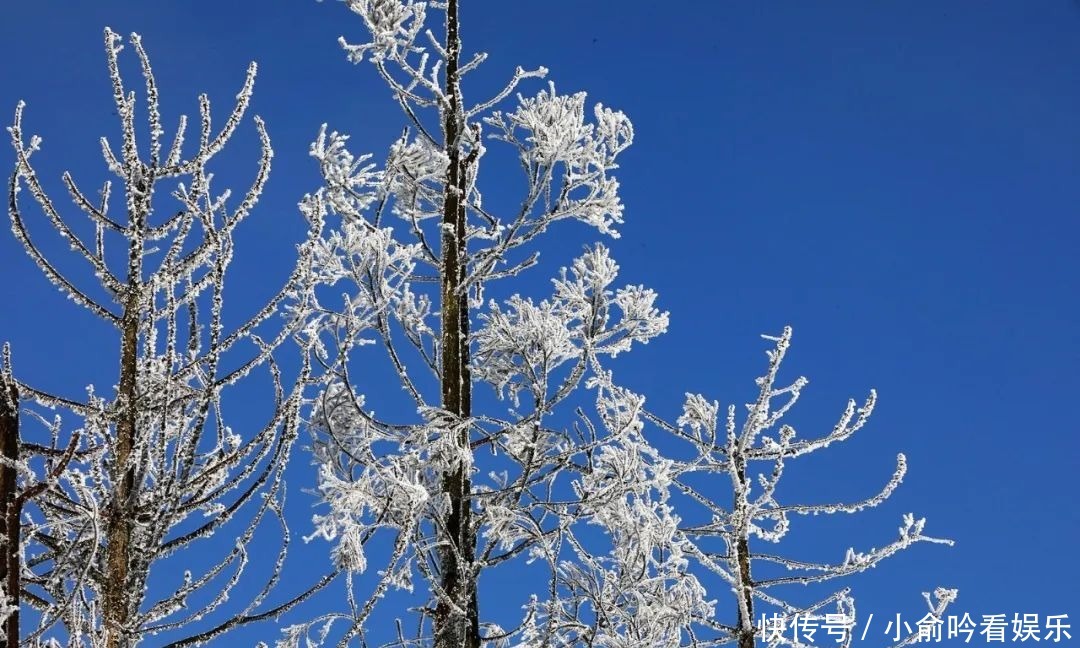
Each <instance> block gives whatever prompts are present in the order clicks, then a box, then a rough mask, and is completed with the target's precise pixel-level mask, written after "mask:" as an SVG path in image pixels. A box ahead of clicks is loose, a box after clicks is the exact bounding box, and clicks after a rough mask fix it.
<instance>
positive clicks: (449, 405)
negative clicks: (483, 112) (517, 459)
mask: <svg viewBox="0 0 1080 648" xmlns="http://www.w3.org/2000/svg"><path fill="white" fill-rule="evenodd" d="M446 51H447V57H446V71H445V75H446V95H447V97H448V99H449V105H448V106H447V107H445V108H444V109H443V115H442V122H443V123H442V127H443V137H444V140H443V142H444V147H445V152H446V155H447V158H448V159H449V163H448V169H447V175H446V186H445V193H444V196H443V214H442V235H441V243H442V266H443V267H442V286H441V301H442V305H441V318H442V321H441V327H442V366H441V370H442V407H443V409H444V410H446V411H447V412H448V413H450V414H451V415H452V416H453V418H454V419H456V420H457V421H464V420H465V419H467V418H468V417H469V416H471V414H472V412H471V410H472V385H471V383H472V378H471V376H470V375H469V303H468V296H467V294H466V292H465V290H464V284H465V274H466V269H467V267H468V257H467V254H468V252H467V249H466V240H465V169H464V160H463V159H462V155H461V137H462V134H463V130H464V111H463V109H462V101H461V87H460V83H459V78H458V68H459V61H460V56H461V39H460V34H459V32H458V2H457V0H449V2H448V4H447V10H446ZM455 440H456V442H457V444H458V446H459V448H460V451H461V452H462V453H468V452H471V450H470V446H469V430H468V428H467V427H466V426H464V425H462V426H460V427H458V429H457V431H456V439H455ZM470 468H471V466H469V465H467V464H465V463H457V464H455V466H454V467H453V468H452V469H451V470H450V471H448V472H447V474H446V475H444V477H443V484H442V486H443V492H445V493H446V494H447V496H448V499H449V505H450V507H449V510H448V512H447V515H446V519H445V520H443V521H442V522H443V524H444V525H445V531H444V533H445V538H444V544H443V546H442V548H441V549H440V553H439V571H440V580H441V582H440V583H439V586H440V587H441V589H442V590H443V592H444V593H445V594H446V596H443V597H440V599H439V601H438V603H437V605H436V609H435V618H434V625H435V627H434V634H435V648H479V646H480V620H479V610H478V605H477V596H476V594H477V593H476V573H475V568H474V565H473V557H474V555H475V552H476V531H475V529H474V528H473V524H472V519H471V518H472V516H471V506H472V504H471V502H470V498H469V494H470V491H471V490H472V483H471V480H470V476H469V470H470ZM447 597H449V598H450V599H451V600H450V601H448V600H446V599H447ZM451 601H452V602H451ZM463 612H464V614H463Z"/></svg>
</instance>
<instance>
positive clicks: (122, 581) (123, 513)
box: [101, 185, 146, 648]
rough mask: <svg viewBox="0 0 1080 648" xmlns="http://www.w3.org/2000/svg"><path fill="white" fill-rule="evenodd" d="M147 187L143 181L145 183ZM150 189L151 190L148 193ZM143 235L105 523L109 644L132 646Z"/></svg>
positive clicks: (131, 260)
mask: <svg viewBox="0 0 1080 648" xmlns="http://www.w3.org/2000/svg"><path fill="white" fill-rule="evenodd" d="M140 186H141V185H140ZM143 193H145V192H143ZM145 222H146V218H145V215H144V214H135V215H134V216H133V218H132V227H133V228H135V229H136V230H138V231H140V232H141V230H142V229H143V226H144V225H145ZM142 257H143V249H142V237H141V236H136V237H134V238H132V240H131V249H130V250H129V253H128V281H127V290H126V294H125V295H124V312H123V316H122V318H121V324H120V327H121V331H120V334H121V338H120V381H119V390H118V393H117V396H116V416H117V419H116V428H115V438H114V439H113V463H112V465H111V467H110V468H111V475H110V477H111V478H112V480H113V488H114V491H113V497H112V500H111V501H110V502H109V508H108V511H107V513H106V516H107V517H106V522H105V525H106V526H105V543H106V546H105V579H104V582H103V590H104V591H103V592H102V610H101V612H102V616H103V617H104V624H105V647H106V648H127V647H128V646H130V645H131V632H132V628H130V627H129V625H130V621H131V617H132V615H133V614H134V613H135V610H136V609H137V605H136V602H135V601H134V600H133V598H134V596H135V593H134V592H133V589H134V588H133V587H132V576H133V574H132V570H131V565H132V562H133V561H134V559H135V556H134V555H133V553H132V552H133V547H132V534H133V532H134V525H135V513H136V511H135V504H136V492H135V487H136V484H135V467H134V464H133V461H132V459H131V453H132V451H133V450H134V448H135V436H136V433H137V428H136V426H137V423H138V403H137V397H138V394H137V387H138V386H137V382H136V379H137V374H138V360H139V330H140V327H141V325H142V321H141V320H142V314H141V311H142V297H141V291H142V287H141V276H142Z"/></svg>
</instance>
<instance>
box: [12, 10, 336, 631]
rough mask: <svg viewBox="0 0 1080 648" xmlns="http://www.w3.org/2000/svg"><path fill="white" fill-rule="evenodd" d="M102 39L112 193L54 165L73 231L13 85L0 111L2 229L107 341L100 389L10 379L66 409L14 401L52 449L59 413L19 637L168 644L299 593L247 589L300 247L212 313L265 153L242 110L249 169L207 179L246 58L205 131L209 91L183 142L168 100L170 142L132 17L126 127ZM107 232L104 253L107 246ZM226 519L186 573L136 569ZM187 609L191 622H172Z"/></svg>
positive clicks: (281, 417)
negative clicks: (62, 258) (224, 106)
mask: <svg viewBox="0 0 1080 648" xmlns="http://www.w3.org/2000/svg"><path fill="white" fill-rule="evenodd" d="M120 43H121V38H120V36H119V35H117V34H115V33H114V32H112V31H111V30H109V29H106V30H105V51H106V59H107V65H108V71H109V78H110V80H111V82H112V87H113V99H114V101H115V104H116V114H117V115H118V117H119V120H120V126H121V129H120V135H121V138H120V145H119V147H118V148H116V147H114V146H113V144H112V143H111V142H110V141H109V140H108V139H106V138H102V140H101V149H102V154H103V156H104V158H105V163H106V166H107V167H108V169H109V170H110V171H111V172H112V173H113V174H114V175H115V176H116V180H115V182H116V187H117V188H118V189H119V192H120V195H119V196H117V198H118V199H112V198H113V194H114V193H115V192H114V185H113V182H108V183H106V184H105V185H104V187H103V188H102V190H101V192H100V194H99V196H100V200H97V201H92V200H91V199H90V198H89V197H88V194H87V193H86V192H85V191H83V189H82V188H81V187H80V186H79V185H78V184H77V183H76V181H75V180H74V178H73V177H72V175H71V174H68V173H65V174H64V175H63V178H62V179H63V183H64V185H65V187H66V189H67V191H68V193H69V195H70V197H71V199H72V201H73V202H74V203H75V206H76V207H77V208H78V210H79V211H81V212H82V213H83V215H85V216H86V217H87V218H88V219H89V221H90V223H91V225H92V228H93V231H94V235H93V236H92V237H83V236H81V235H80V234H79V233H78V232H79V231H80V230H81V228H76V227H75V226H74V224H73V223H72V221H71V219H70V218H69V217H67V216H65V215H63V214H62V213H61V211H60V208H59V207H58V206H57V205H56V203H54V202H53V200H52V199H51V198H50V197H49V195H48V194H47V193H46V190H45V188H44V185H43V183H42V182H41V180H40V179H39V177H38V175H37V173H36V171H35V170H34V167H33V165H32V164H31V155H33V154H34V153H35V152H37V151H38V150H39V149H40V144H41V140H40V138H38V137H37V136H32V137H30V138H29V141H28V142H27V140H26V138H25V136H24V133H23V112H24V106H23V104H22V103H20V104H19V105H18V107H17V108H16V111H15V119H14V122H13V124H12V126H11V127H10V128H9V129H8V131H9V132H10V134H11V143H12V146H13V148H14V150H15V154H16V167H15V172H14V174H13V175H12V177H11V183H10V185H9V195H10V201H9V205H10V209H9V213H10V216H11V224H12V231H13V232H14V234H15V237H16V239H17V240H18V241H19V242H20V243H21V244H22V246H23V248H24V249H25V250H26V252H27V254H28V255H29V256H30V258H31V259H32V260H33V261H34V262H35V263H36V264H37V265H38V267H39V268H40V269H41V271H42V273H43V274H44V275H45V276H46V277H47V278H48V279H49V280H50V281H52V282H53V283H54V284H55V285H56V286H57V288H59V289H60V290H61V291H62V292H64V293H65V294H67V295H68V297H70V298H71V299H72V300H73V301H75V302H76V303H77V304H79V305H81V306H83V307H84V308H86V309H87V310H89V311H90V312H91V313H93V314H94V315H96V316H97V317H99V318H101V319H103V320H104V321H106V322H108V323H109V324H111V325H112V326H113V327H114V328H115V330H116V336H117V340H118V341H119V345H118V346H119V356H118V357H117V358H115V359H114V361H115V362H116V364H117V367H118V371H119V373H118V377H117V380H116V384H115V387H114V388H113V390H114V393H111V394H110V393H108V390H106V391H105V392H99V391H97V390H95V389H94V388H90V389H89V390H88V393H87V395H86V397H85V398H81V399H80V398H65V397H60V396H55V395H52V394H50V393H47V392H45V391H43V390H41V389H39V388H36V387H34V386H31V385H26V384H22V383H20V384H19V388H20V392H21V396H22V399H23V400H24V401H26V402H27V403H33V402H37V403H38V404H40V405H43V406H46V407H55V408H58V409H62V410H66V414H65V416H64V419H63V421H62V422H61V420H60V419H57V420H56V421H55V422H53V421H48V420H46V419H44V418H42V417H41V416H40V415H38V414H37V413H36V410H34V409H32V408H27V410H26V412H27V413H28V414H29V415H30V416H31V418H36V419H37V420H39V421H40V422H41V423H42V424H43V425H44V426H45V428H46V429H47V430H48V431H49V433H50V435H51V436H52V438H53V443H52V449H53V450H51V451H52V452H55V448H56V439H57V438H58V437H59V436H60V435H61V434H62V432H63V430H64V428H65V427H67V428H69V429H70V428H73V429H74V431H73V432H71V433H70V436H71V439H72V444H73V445H72V446H71V447H72V450H71V455H70V456H69V459H70V463H69V464H68V465H66V469H65V471H64V474H63V476H62V478H60V479H55V480H54V481H53V483H51V484H50V485H49V487H48V488H46V489H44V490H43V492H42V493H41V494H40V496H39V497H38V498H37V499H36V500H35V502H34V504H35V506H34V507H33V509H32V510H30V511H28V513H29V515H28V516H27V518H26V521H25V525H24V529H23V532H24V537H25V538H26V541H27V547H28V548H27V550H26V554H27V560H26V561H25V563H24V564H25V569H24V573H23V575H22V589H23V590H24V591H25V592H26V593H27V595H28V596H27V598H26V600H27V601H28V602H30V603H31V604H32V605H33V606H35V607H37V608H38V613H39V614H38V627H37V628H36V629H34V630H32V631H30V632H29V635H28V639H27V641H30V642H37V643H41V642H44V644H46V645H51V644H49V642H50V641H53V639H50V637H53V636H61V637H66V638H67V639H66V641H67V642H68V645H70V646H95V647H97V646H104V647H107V648H113V647H119V646H134V645H136V644H138V643H140V642H141V641H142V640H143V639H145V638H146V637H147V636H149V635H154V634H158V633H168V634H167V636H169V637H172V638H173V639H174V642H173V643H172V644H170V645H174V646H178V645H188V644H193V643H202V642H205V641H207V640H209V639H211V638H213V637H216V636H218V635H219V634H221V633H223V632H225V631H227V630H229V629H230V628H233V627H235V626H238V625H241V624H244V623H249V622H253V621H256V620H259V619H262V618H266V617H268V616H271V615H273V614H276V613H279V612H281V611H283V610H285V609H288V608H289V607H290V606H292V605H294V604H295V603H297V602H299V601H300V600H302V599H303V598H305V597H306V596H307V595H308V594H310V592H311V591H312V590H309V591H308V592H304V593H301V594H299V595H298V596H296V597H294V598H292V599H289V600H287V601H286V602H284V603H280V604H277V605H276V606H273V607H271V606H268V605H267V601H268V598H269V596H270V594H271V590H272V589H273V588H274V586H275V585H276V584H277V581H278V579H279V576H280V572H281V568H282V564H283V561H284V557H285V548H286V546H287V544H288V538H289V532H288V529H287V528H286V527H285V522H284V518H283V516H282V509H281V502H282V496H283V489H284V481H283V477H282V475H283V468H284V465H285V462H286V460H287V458H288V456H289V453H290V449H291V447H292V445H293V441H294V439H295V437H296V434H297V427H298V424H299V422H300V407H301V403H302V391H301V389H302V387H303V386H304V384H305V381H306V375H307V373H308V368H307V366H306V365H305V366H302V367H301V368H300V371H299V376H298V378H297V379H296V381H295V382H293V383H291V384H290V382H289V381H287V380H286V379H285V378H284V377H283V375H282V372H281V370H280V368H279V366H278V364H277V361H276V360H275V358H274V356H273V353H274V352H275V350H276V349H277V348H278V347H279V346H280V345H281V343H282V342H284V341H285V340H287V339H289V338H290V337H291V336H292V335H293V333H294V328H293V327H292V324H294V323H295V322H296V321H297V320H296V319H295V318H294V319H293V320H291V321H290V324H289V325H287V326H284V327H280V326H275V325H274V324H273V316H274V315H275V314H276V313H278V312H279V310H280V306H281V304H282V302H283V301H284V300H285V297H286V295H294V294H303V293H304V289H303V286H304V285H306V282H310V281H315V280H316V278H315V277H313V276H310V275H308V274H307V272H308V269H309V268H310V265H311V264H310V263H308V262H307V261H306V258H307V256H306V255H307V254H310V253H313V252H314V248H313V246H312V245H311V244H305V245H304V246H302V247H301V250H302V251H303V255H302V259H304V261H303V262H302V263H301V264H299V265H298V266H297V269H296V270H295V271H294V273H293V275H292V277H290V279H289V280H288V282H287V284H288V288H289V289H288V290H281V291H279V292H278V293H277V294H276V295H275V296H273V297H272V298H271V299H270V300H269V301H268V302H267V303H266V305H265V306H264V307H262V308H261V309H259V310H258V311H257V312H255V313H254V314H252V315H251V316H250V317H249V318H248V319H247V320H246V321H243V322H242V323H240V324H239V325H238V326H236V327H234V328H227V327H226V326H225V325H224V312H225V305H224V301H225V300H224V287H225V277H226V272H227V269H228V267H229V265H230V263H231V261H232V259H233V254H234V241H233V234H234V231H235V230H236V228H237V226H239V224H240V223H241V222H242V221H243V220H244V219H245V218H246V217H247V216H248V215H249V214H250V213H251V211H252V209H253V208H254V206H255V205H256V203H257V202H258V201H259V198H260V196H261V194H262V191H263V187H264V186H265V183H266V180H267V177H268V175H269V172H270V165H271V160H272V158H273V150H272V149H271V146H270V139H269V135H268V133H267V130H266V127H265V125H264V124H263V122H262V120H261V119H259V118H258V117H255V118H254V120H253V121H254V125H255V129H256V131H257V133H258V136H259V144H260V150H261V152H260V156H259V159H258V163H257V164H258V166H257V171H256V174H255V179H254V181H253V182H252V184H251V185H250V186H249V187H248V188H247V189H246V190H245V191H244V192H243V193H241V194H238V195H237V196H235V197H234V196H233V195H232V194H231V192H230V191H229V190H225V191H220V192H219V191H216V190H215V189H214V188H213V187H212V184H213V183H212V178H213V173H212V172H211V164H212V162H213V160H214V158H215V156H216V155H217V154H218V153H219V152H221V151H222V149H223V148H224V146H225V144H226V143H227V142H228V141H229V139H230V138H231V137H232V135H233V134H234V133H235V132H236V130H237V129H238V128H239V127H240V125H241V123H242V122H244V116H245V114H246V112H247V109H248V106H249V103H250V101H251V97H252V91H253V85H254V80H255V73H256V67H255V65H254V64H252V65H251V66H250V67H249V68H248V72H247V76H246V78H245V79H244V81H243V84H242V87H241V89H240V92H239V93H238V94H237V98H236V104H235V105H234V107H233V108H232V110H231V112H230V113H229V114H228V116H227V117H226V119H225V120H224V122H223V124H222V126H221V127H220V128H219V129H214V128H213V127H212V123H211V109H210V102H209V100H208V99H207V98H206V96H205V95H203V96H201V97H200V98H199V120H198V126H197V133H196V135H197V136H196V138H195V139H196V142H195V146H194V147H192V146H186V141H185V135H186V133H187V125H188V121H187V118H186V117H181V118H180V120H179V123H178V125H177V127H176V130H175V134H174V136H173V139H172V143H171V145H170V146H169V147H168V148H163V143H164V142H163V140H162V137H163V136H164V135H165V129H164V127H163V125H162V122H161V113H160V109H159V105H158V101H159V92H158V88H157V84H156V81H155V78H154V74H153V71H152V68H151V65H150V60H149V57H148V55H147V53H146V51H145V49H144V48H143V46H142V42H141V40H140V39H139V37H138V36H137V35H132V36H131V38H130V43H131V45H132V48H133V49H134V51H135V54H136V56H137V57H138V60H139V62H140V64H141V65H140V66H141V71H142V77H143V79H142V80H143V83H144V85H145V98H144V99H145V113H146V121H147V128H146V131H145V134H144V133H143V132H141V131H140V129H139V128H137V127H136V120H135V116H136V113H137V112H138V111H137V108H136V103H137V102H136V93H135V92H134V91H129V90H127V89H126V87H125V84H124V80H123V79H122V77H121V75H120V70H119V60H118V57H119V53H120V51H121V49H122V46H121V44H120ZM144 137H145V139H143V138H144ZM192 149H193V150H192ZM23 191H28V192H29V194H30V196H31V198H32V199H33V201H34V202H36V203H37V206H38V208H39V209H40V211H41V212H42V213H43V214H44V216H45V220H46V221H47V222H48V223H49V224H50V225H51V226H52V227H53V229H54V230H55V232H56V234H57V235H59V237H60V238H61V239H63V240H64V241H65V242H66V243H67V244H68V245H69V247H70V249H71V251H72V252H74V253H75V254H76V255H77V256H78V257H80V258H81V259H82V260H83V261H84V262H85V264H86V265H87V266H88V269H89V270H90V272H89V273H87V276H84V277H80V276H76V275H69V274H68V273H67V272H66V271H61V270H60V269H59V267H60V266H58V265H55V264H54V263H52V262H51V261H50V260H49V259H48V257H47V256H46V254H45V252H44V251H43V249H44V248H43V247H42V246H40V245H39V243H38V242H37V236H39V235H38V234H34V235H32V234H31V232H34V231H36V230H35V229H34V227H35V226H33V225H30V224H28V222H27V221H28V219H27V217H26V216H25V212H24V206H23V205H22V204H21V203H20V201H19V194H20V193H21V192H23ZM169 196H171V198H172V202H171V204H170V205H168V206H167V207H166V206H165V203H166V200H165V199H166V198H168V197H169ZM117 207H119V213H117ZM111 246H119V249H120V251H121V252H122V254H112V253H111V252H110V251H109V248H111ZM94 284H96V285H94ZM255 370H260V371H263V372H265V375H266V379H265V383H266V385H267V398H266V404H267V405H268V406H269V407H268V408H266V409H268V410H269V416H268V419H267V420H266V421H265V423H264V424H262V425H261V426H255V427H250V422H249V423H246V424H245V425H244V427H243V428H237V429H234V428H233V427H231V426H230V424H229V423H228V422H227V421H226V417H225V414H224V407H223V404H222V395H223V393H224V392H226V391H228V388H229V387H230V386H232V385H234V384H236V383H238V382H240V381H242V380H245V379H246V378H247V377H248V376H250V375H251V374H252V372H253V371H255ZM27 447H28V448H31V449H36V450H37V451H38V452H46V453H49V452H50V449H48V448H43V447H40V446H35V445H34V444H27ZM244 516H246V518H245V517H244ZM275 526H276V527H278V529H279V532H278V537H279V538H280V541H281V543H280V547H279V549H278V553H277V555H276V558H275V559H274V560H273V561H271V564H270V565H269V569H268V570H266V572H265V573H264V574H261V575H259V576H257V577H256V579H255V580H254V581H251V582H248V584H247V585H246V586H245V587H252V586H253V589H248V590H247V591H249V592H251V593H252V594H251V595H250V597H249V599H248V600H247V601H246V602H240V603H239V604H238V605H237V604H232V605H230V603H229V599H230V596H235V594H236V593H238V592H239V591H240V589H238V585H239V584H240V583H241V582H245V581H244V579H246V578H247V576H248V574H245V568H246V567H247V566H248V564H249V562H250V552H251V550H252V547H253V541H254V538H255V535H256V532H258V533H259V534H260V535H263V536H265V535H266V534H270V533H272V531H271V529H272V528H273V527H275ZM226 528H227V529H229V530H228V533H230V534H236V537H235V541H233V542H231V543H230V544H231V547H226V548H225V549H224V551H223V552H222V553H221V555H219V556H218V557H217V558H216V562H212V563H211V564H210V566H209V567H207V568H206V570H205V571H203V572H202V573H196V574H193V573H191V572H185V573H184V575H183V577H182V578H175V577H170V576H165V579H166V580H167V581H168V582H169V583H171V585H172V589H169V587H168V586H167V587H164V588H159V587H154V588H148V587H147V583H148V582H149V579H150V578H151V575H152V574H155V573H159V572H160V571H161V570H162V567H163V566H165V565H170V564H171V565H173V566H175V564H176V563H175V561H176V560H177V559H179V558H180V557H182V556H184V555H185V553H184V552H186V551H189V548H191V547H193V546H194V547H200V546H205V543H203V542H202V541H203V540H205V539H206V538H209V537H211V536H214V535H218V534H221V533H225V532H226V531H225V529H226ZM218 546H219V547H220V545H218ZM265 549H266V547H265V546H261V547H260V550H265ZM170 560H171V561H172V562H170ZM172 576H175V575H172ZM259 578H261V579H262V582H261V584H260V583H259ZM240 598H242V597H240ZM195 623H199V624H200V625H199V630H198V631H195V630H193V629H192V627H191V626H192V624H195Z"/></svg>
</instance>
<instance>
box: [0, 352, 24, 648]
mask: <svg viewBox="0 0 1080 648" xmlns="http://www.w3.org/2000/svg"><path fill="white" fill-rule="evenodd" d="M0 456H2V457H3V462H2V463H0V502H3V515H2V516H0V553H2V554H3V560H0V582H2V583H3V584H4V592H5V593H6V594H7V597H6V598H7V600H6V601H0V605H11V606H14V608H15V611H14V612H12V613H11V615H10V616H9V617H7V619H5V620H4V623H3V627H2V630H3V632H2V636H0V648H15V647H16V646H18V645H19V589H20V583H19V572H20V565H19V517H20V509H21V508H22V499H21V498H20V497H19V496H18V493H17V492H16V488H17V487H18V480H17V473H16V469H15V464H16V462H17V461H18V460H19V390H18V387H17V386H16V385H15V381H14V380H13V379H12V378H11V376H9V375H8V374H7V368H6V367H3V368H0Z"/></svg>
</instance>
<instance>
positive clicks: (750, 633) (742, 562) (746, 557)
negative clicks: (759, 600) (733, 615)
mask: <svg viewBox="0 0 1080 648" xmlns="http://www.w3.org/2000/svg"><path fill="white" fill-rule="evenodd" d="M740 452H741V451H740ZM735 461H736V464H737V466H738V476H739V482H740V488H739V491H738V492H739V493H745V492H746V489H747V488H749V484H748V483H747V477H746V459H745V458H743V457H736V458H735ZM747 508H748V507H747V504H746V498H745V497H743V496H740V495H736V496H735V504H734V506H733V509H734V512H735V517H736V519H738V520H739V521H740V524H741V525H744V526H745V525H747V524H748V523H749V521H748V520H747V519H746V516H747ZM735 558H736V562H737V563H738V565H737V567H738V569H737V572H736V578H738V582H739V591H741V592H742V596H743V600H742V601H741V602H740V605H739V624H738V626H737V630H736V637H737V640H738V646H739V648H754V594H753V587H754V581H753V579H752V578H751V576H750V542H749V540H748V536H747V534H746V532H745V529H743V530H740V532H739V533H738V540H736V542H735ZM744 604H745V606H746V616H743V605H744Z"/></svg>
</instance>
